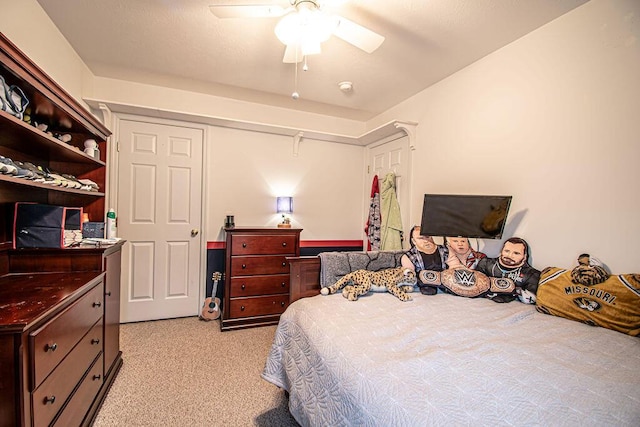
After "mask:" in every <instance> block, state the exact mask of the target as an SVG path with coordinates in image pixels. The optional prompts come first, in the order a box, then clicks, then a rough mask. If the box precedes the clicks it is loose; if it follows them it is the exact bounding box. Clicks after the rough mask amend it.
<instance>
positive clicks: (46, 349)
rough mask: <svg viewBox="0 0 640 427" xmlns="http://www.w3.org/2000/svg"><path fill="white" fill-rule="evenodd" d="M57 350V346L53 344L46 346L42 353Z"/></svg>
mask: <svg viewBox="0 0 640 427" xmlns="http://www.w3.org/2000/svg"><path fill="white" fill-rule="evenodd" d="M57 349H58V344H56V343H53V344H47V345H45V346H44V351H51V352H53V351H56V350H57Z"/></svg>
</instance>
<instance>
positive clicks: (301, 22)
mask: <svg viewBox="0 0 640 427" xmlns="http://www.w3.org/2000/svg"><path fill="white" fill-rule="evenodd" d="M337 25H338V21H337V20H336V19H334V18H333V17H331V16H329V15H327V14H325V13H324V12H322V11H320V10H317V9H315V10H311V9H309V8H301V9H300V10H299V11H296V12H292V13H289V14H287V15H285V16H284V17H282V19H280V21H279V22H278V24H277V25H276V28H275V31H274V32H275V33H276V37H278V40H280V41H281V42H282V44H284V45H287V46H288V45H300V46H302V47H303V49H304V46H313V45H319V44H320V43H322V42H325V41H327V40H328V39H329V37H331V35H332V34H333V31H334V30H335V28H336V26H337ZM309 55H310V53H309Z"/></svg>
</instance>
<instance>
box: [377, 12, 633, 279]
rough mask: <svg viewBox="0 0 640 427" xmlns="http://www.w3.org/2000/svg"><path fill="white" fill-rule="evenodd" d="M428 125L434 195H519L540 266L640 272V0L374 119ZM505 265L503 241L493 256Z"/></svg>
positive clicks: (553, 32) (496, 59)
mask: <svg viewBox="0 0 640 427" xmlns="http://www.w3.org/2000/svg"><path fill="white" fill-rule="evenodd" d="M391 117H398V118H402V119H403V120H414V121H417V122H418V123H419V126H418V129H417V137H416V147H417V148H416V151H415V152H414V153H413V158H414V176H413V190H414V191H413V195H412V201H413V205H412V209H411V215H412V217H413V218H420V212H421V210H422V206H421V203H422V195H423V194H424V193H462V194H509V195H513V204H512V208H511V212H510V218H511V219H512V221H511V223H509V224H508V225H507V230H506V235H507V236H512V235H518V236H521V237H523V238H525V239H526V240H527V241H528V242H529V243H530V245H531V247H532V254H533V264H534V266H536V267H538V268H544V267H546V266H558V267H568V268H571V267H573V266H574V265H575V264H576V258H577V256H578V255H579V254H580V253H582V252H587V253H590V254H591V255H592V256H595V257H597V258H599V259H600V260H601V261H603V262H605V263H606V264H607V265H608V266H609V267H610V268H611V269H612V270H613V272H617V273H629V272H637V271H640V251H639V250H638V249H637V246H635V245H636V244H637V243H638V241H639V240H640V221H639V220H638V212H640V191H639V189H638V186H639V184H640V168H639V167H638V160H639V159H640V2H638V1H637V0H592V1H591V2H588V3H586V4H585V5H583V6H581V7H579V8H577V9H575V10H573V11H572V12H569V13H568V14H566V15H564V16H562V17H560V18H559V19H557V20H555V21H553V22H551V23H549V24H547V25H546V26H544V27H542V28H540V29H538V30H536V31H534V32H532V33H530V34H528V35H527V36H525V37H523V38H521V39H520V40H518V41H516V42H514V43H512V44H510V45H508V46H506V47H504V48H502V49H500V50H499V51H497V52H495V53H493V54H491V55H489V56H487V57H485V58H483V59H482V60H480V61H478V62H476V63H475V64H472V65H471V66H469V67H467V68H465V69H463V70H461V71H460V72H458V73H456V74H454V75H453V76H451V77H449V78H447V79H445V80H443V81H441V82H440V83H438V84H436V85H434V86H432V87H430V88H428V89H426V90H425V91H423V92H421V93H419V94H417V95H416V96H414V97H413V98H411V99H410V100H408V101H406V102H404V103H403V104H400V105H398V106H397V107H395V108H393V109H391V110H390V111H388V112H386V113H385V114H382V115H381V116H379V117H377V118H376V119H374V120H372V121H371V122H370V123H369V124H368V127H369V128H373V127H375V126H377V125H379V124H380V123H384V122H385V121H387V120H389V118H391ZM487 242H490V241H485V242H484V243H481V245H480V247H481V248H483V247H484V248H485V250H486V252H487V253H488V254H489V255H496V254H497V251H498V250H499V246H500V244H501V243H500V242H497V243H494V244H491V245H489V246H483V244H486V243H487Z"/></svg>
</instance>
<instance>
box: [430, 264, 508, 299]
mask: <svg viewBox="0 0 640 427" xmlns="http://www.w3.org/2000/svg"><path fill="white" fill-rule="evenodd" d="M418 278H419V279H420V282H421V283H422V284H424V285H428V286H436V287H439V288H441V287H442V286H441V285H443V286H444V289H446V291H447V292H449V293H452V294H454V295H458V296H461V297H469V298H473V297H478V296H481V295H484V294H486V293H487V292H491V293H497V294H509V295H512V294H513V293H514V291H515V290H516V285H515V283H514V282H513V280H511V279H509V278H506V277H505V278H501V277H488V276H487V275H485V274H484V273H481V272H479V271H475V270H470V269H468V268H449V269H447V270H444V271H433V270H422V271H420V273H419V274H418Z"/></svg>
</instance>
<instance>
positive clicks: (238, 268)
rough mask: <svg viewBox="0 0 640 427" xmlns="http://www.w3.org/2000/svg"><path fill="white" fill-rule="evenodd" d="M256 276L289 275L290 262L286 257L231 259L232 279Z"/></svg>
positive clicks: (238, 257)
mask: <svg viewBox="0 0 640 427" xmlns="http://www.w3.org/2000/svg"><path fill="white" fill-rule="evenodd" d="M256 274H289V261H287V257H286V256H284V255H267V256H233V257H231V277H237V276H251V275H256Z"/></svg>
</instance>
